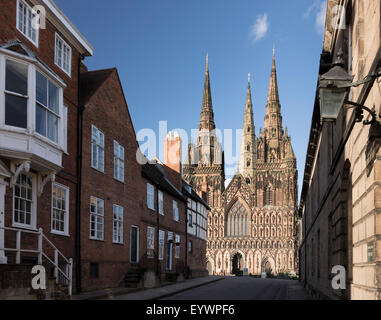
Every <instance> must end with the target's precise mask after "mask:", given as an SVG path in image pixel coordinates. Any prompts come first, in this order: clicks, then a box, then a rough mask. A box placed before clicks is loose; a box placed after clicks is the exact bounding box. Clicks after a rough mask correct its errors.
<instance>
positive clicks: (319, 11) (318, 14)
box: [303, 0, 327, 35]
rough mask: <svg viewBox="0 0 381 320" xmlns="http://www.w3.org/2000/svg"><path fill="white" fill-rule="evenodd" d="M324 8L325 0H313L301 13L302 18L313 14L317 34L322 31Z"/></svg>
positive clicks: (325, 5) (323, 26)
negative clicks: (302, 13)
mask: <svg viewBox="0 0 381 320" xmlns="http://www.w3.org/2000/svg"><path fill="white" fill-rule="evenodd" d="M326 9H327V0H314V1H313V2H312V3H311V5H310V6H309V7H308V8H307V9H306V11H305V12H304V15H303V19H305V20H306V19H308V18H309V17H310V16H311V15H314V16H315V28H316V32H317V33H318V34H319V35H321V34H323V33H324V28H325V18H326Z"/></svg>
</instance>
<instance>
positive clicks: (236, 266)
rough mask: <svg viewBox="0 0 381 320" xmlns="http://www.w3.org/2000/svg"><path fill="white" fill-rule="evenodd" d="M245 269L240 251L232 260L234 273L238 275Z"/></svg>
mask: <svg viewBox="0 0 381 320" xmlns="http://www.w3.org/2000/svg"><path fill="white" fill-rule="evenodd" d="M241 271H243V257H242V255H241V254H240V253H236V254H235V255H234V257H233V261H232V274H235V275H238V274H240V273H241Z"/></svg>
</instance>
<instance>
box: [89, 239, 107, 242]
mask: <svg viewBox="0 0 381 320" xmlns="http://www.w3.org/2000/svg"><path fill="white" fill-rule="evenodd" d="M89 240H93V241H98V242H105V240H104V239H95V238H89Z"/></svg>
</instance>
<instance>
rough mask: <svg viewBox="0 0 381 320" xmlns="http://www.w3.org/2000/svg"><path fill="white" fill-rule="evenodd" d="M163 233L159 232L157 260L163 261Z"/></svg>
mask: <svg viewBox="0 0 381 320" xmlns="http://www.w3.org/2000/svg"><path fill="white" fill-rule="evenodd" d="M164 241H165V231H163V230H160V231H159V260H164Z"/></svg>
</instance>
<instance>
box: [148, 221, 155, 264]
mask: <svg viewBox="0 0 381 320" xmlns="http://www.w3.org/2000/svg"><path fill="white" fill-rule="evenodd" d="M154 252H155V228H153V227H147V257H148V258H149V259H153V258H154Z"/></svg>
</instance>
